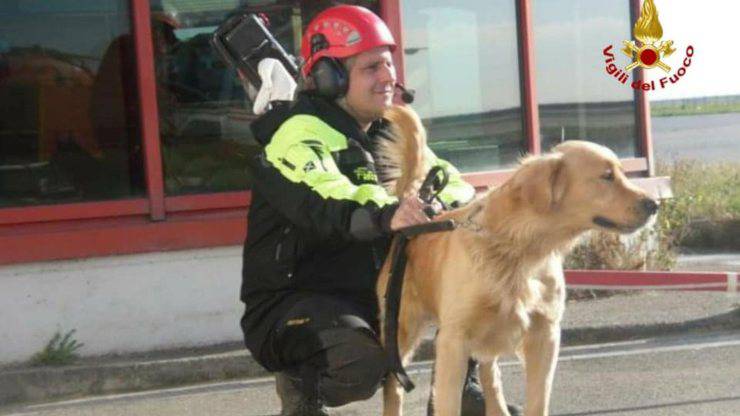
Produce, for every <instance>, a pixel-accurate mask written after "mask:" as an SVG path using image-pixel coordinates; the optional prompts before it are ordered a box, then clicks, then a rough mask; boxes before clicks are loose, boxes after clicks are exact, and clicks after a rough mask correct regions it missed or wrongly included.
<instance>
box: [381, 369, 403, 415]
mask: <svg viewBox="0 0 740 416" xmlns="http://www.w3.org/2000/svg"><path fill="white" fill-rule="evenodd" d="M402 407H403V388H402V387H401V383H399V382H398V380H397V379H396V376H395V375H393V374H388V375H387V376H386V379H385V383H384V384H383V416H401V414H402V413H403V409H402Z"/></svg>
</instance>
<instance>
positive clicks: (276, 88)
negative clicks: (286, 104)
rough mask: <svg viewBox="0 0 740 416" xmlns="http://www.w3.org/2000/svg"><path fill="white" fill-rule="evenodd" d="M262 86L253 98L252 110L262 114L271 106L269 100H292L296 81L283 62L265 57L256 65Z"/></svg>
mask: <svg viewBox="0 0 740 416" xmlns="http://www.w3.org/2000/svg"><path fill="white" fill-rule="evenodd" d="M257 72H258V73H259V75H260V78H261V79H262V86H261V87H260V89H259V91H258V92H257V97H255V99H254V105H253V106H252V111H254V114H262V113H265V112H267V110H269V109H270V108H271V106H270V101H292V100H293V94H294V93H295V89H296V86H297V84H296V82H295V80H294V79H293V77H292V76H291V75H290V73H289V72H288V70H286V69H285V67H284V66H283V64H282V63H281V62H280V61H278V60H277V59H274V58H265V59H263V60H261V61H260V63H259V64H258V65H257Z"/></svg>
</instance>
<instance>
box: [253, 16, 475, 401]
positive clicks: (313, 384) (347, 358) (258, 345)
mask: <svg viewBox="0 0 740 416" xmlns="http://www.w3.org/2000/svg"><path fill="white" fill-rule="evenodd" d="M395 46H396V45H395V41H394V39H393V36H392V35H391V33H390V31H389V30H388V27H386V25H385V24H384V23H383V21H382V20H381V19H380V18H379V17H377V16H376V15H375V14H373V13H372V12H371V11H369V10H367V9H364V8H362V7H357V6H336V7H332V8H329V9H327V10H324V11H323V12H322V13H320V14H319V15H317V16H316V17H315V18H314V19H313V20H312V21H311V22H310V23H309V24H308V26H307V30H306V33H305V35H304V37H303V45H302V48H301V55H302V56H303V58H304V60H305V65H304V66H303V68H302V73H303V76H304V78H305V85H306V90H305V91H303V92H301V93H300V94H299V96H298V98H297V99H296V101H295V102H293V103H291V104H290V105H289V106H279V107H276V108H275V109H273V110H272V111H270V112H268V113H266V114H264V115H263V116H262V117H261V118H260V119H258V120H257V121H255V122H254V123H253V124H252V130H253V132H254V134H255V137H256V138H257V140H258V141H259V142H260V143H262V144H264V145H265V148H264V151H263V152H262V153H260V154H259V155H258V156H257V160H256V163H254V164H253V166H252V172H253V174H254V176H255V182H254V187H253V190H252V201H251V206H250V210H249V217H248V232H247V239H246V242H245V245H244V264H243V270H242V278H243V283H242V290H241V299H242V301H243V302H244V304H245V306H246V310H245V313H244V316H243V318H242V321H241V326H242V330H243V332H244V340H245V344H246V346H247V348H248V349H249V350H250V351H251V352H252V355H253V356H254V358H255V359H256V360H257V361H258V362H259V363H260V364H262V365H263V366H264V367H265V368H267V369H268V370H270V371H275V372H278V374H277V376H276V385H277V390H278V395H279V396H280V399H281V402H282V406H283V409H282V414H283V415H323V414H326V411H325V408H324V405H329V406H340V405H343V404H346V403H349V402H352V401H356V400H363V399H367V398H369V397H371V396H372V395H373V394H374V393H375V391H376V390H377V388H378V386H379V385H380V383H381V382H382V380H383V377H384V376H385V375H386V373H387V371H388V368H387V365H386V361H387V360H386V357H385V354H384V352H383V349H382V347H381V345H380V343H379V342H378V337H377V325H378V323H377V315H378V311H377V302H376V299H375V281H376V278H377V275H378V271H379V269H380V267H381V265H382V264H383V260H384V258H385V255H386V253H387V250H388V246H389V240H390V239H389V237H390V235H391V232H392V231H393V230H397V229H399V228H402V227H406V226H410V225H414V224H418V223H422V222H426V221H429V219H428V218H427V217H426V215H425V214H424V212H423V208H424V205H423V203H422V202H421V201H420V200H419V199H418V198H416V197H413V198H406V199H403V200H401V201H398V200H397V199H396V198H395V197H393V196H391V195H389V194H388V193H387V192H386V191H385V190H384V188H383V187H382V186H381V185H380V181H379V178H378V175H377V172H376V169H375V164H374V158H373V153H374V151H375V147H376V142H377V141H378V140H383V137H387V136H386V135H384V133H383V132H384V129H385V128H386V127H387V123H386V122H385V121H384V120H382V119H381V116H382V115H383V112H384V111H385V110H386V109H387V108H389V107H390V106H391V105H392V103H393V97H394V92H395V89H396V88H395V86H396V71H395V67H394V66H393V60H392V55H391V52H392V51H393V49H394V48H395ZM437 163H438V164H441V165H444V166H445V167H446V168H447V170H448V171H449V173H450V183H449V184H448V186H447V187H446V188H445V190H444V191H443V192H442V194H441V195H440V196H441V199H442V202H444V203H446V204H448V205H455V204H462V203H465V202H467V201H469V200H470V199H471V198H472V197H473V196H474V189H473V188H472V187H471V186H470V185H468V184H466V183H465V182H463V181H462V180H461V178H460V174H459V172H457V170H455V169H454V168H453V167H452V166H450V165H449V164H447V163H446V162H444V161H441V160H438V161H437ZM381 179H382V178H381Z"/></svg>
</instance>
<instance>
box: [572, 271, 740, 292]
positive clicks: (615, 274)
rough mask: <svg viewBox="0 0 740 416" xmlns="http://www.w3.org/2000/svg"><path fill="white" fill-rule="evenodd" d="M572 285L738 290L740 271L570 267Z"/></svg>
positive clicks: (619, 287)
mask: <svg viewBox="0 0 740 416" xmlns="http://www.w3.org/2000/svg"><path fill="white" fill-rule="evenodd" d="M565 281H566V284H567V285H568V286H569V287H570V288H571V289H576V288H578V289H599V290H710V291H730V292H736V291H737V289H738V285H737V273H734V272H727V273H710V272H669V271H663V272H645V271H632V270H566V271H565Z"/></svg>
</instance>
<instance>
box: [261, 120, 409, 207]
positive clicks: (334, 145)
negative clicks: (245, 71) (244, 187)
mask: <svg viewBox="0 0 740 416" xmlns="http://www.w3.org/2000/svg"><path fill="white" fill-rule="evenodd" d="M346 148H347V138H346V137H345V136H344V135H342V134H341V133H340V132H338V131H336V130H334V129H333V128H332V127H331V126H329V125H328V124H326V123H325V122H323V121H322V120H321V119H319V118H318V117H315V116H310V115H305V114H300V115H296V116H293V117H291V118H289V119H288V120H287V121H285V122H284V123H283V124H282V125H281V126H280V128H279V129H278V130H277V131H276V132H275V134H274V135H273V137H272V140H270V143H269V144H268V145H267V146H265V155H266V157H267V160H268V161H270V163H272V164H273V166H275V167H276V168H277V169H278V171H280V173H281V174H282V175H283V176H285V177H286V178H288V180H290V181H291V182H294V183H299V182H302V183H305V184H306V185H308V186H309V187H311V188H312V189H313V190H314V191H316V192H317V193H318V194H319V195H321V197H322V198H324V199H329V198H332V199H339V200H350V201H355V202H358V203H360V204H363V205H364V204H366V203H368V202H369V201H372V202H374V203H375V204H376V205H378V206H381V207H382V206H384V205H387V204H391V203H394V202H396V201H397V199H396V198H395V197H393V196H390V195H388V193H387V192H386V191H385V189H384V188H383V187H382V186H380V185H372V184H364V185H360V186H357V185H355V184H353V183H352V182H350V180H349V178H347V177H346V176H344V175H343V174H342V173H341V172H340V170H339V168H338V167H337V165H336V163H335V162H334V158H333V157H332V155H331V152H336V151H340V150H344V149H346Z"/></svg>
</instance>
